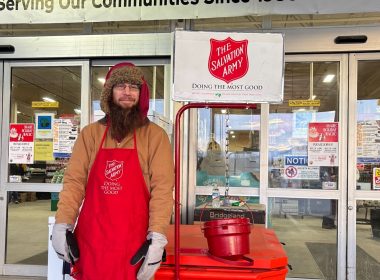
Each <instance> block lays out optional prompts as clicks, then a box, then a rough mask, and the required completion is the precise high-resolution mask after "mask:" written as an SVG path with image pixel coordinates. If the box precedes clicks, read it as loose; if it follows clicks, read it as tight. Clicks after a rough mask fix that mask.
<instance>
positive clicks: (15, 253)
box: [0, 61, 89, 276]
mask: <svg viewBox="0 0 380 280" xmlns="http://www.w3.org/2000/svg"><path fill="white" fill-rule="evenodd" d="M88 85H89V62H88V61H64V62H61V61H54V62H53V61H52V62H45V61H41V62H21V61H17V62H6V63H5V64H4V85H3V106H2V111H3V114H2V125H3V127H2V131H1V139H2V155H1V158H2V160H1V187H0V188H1V192H2V193H4V199H3V200H1V201H0V207H1V210H0V213H4V215H2V219H1V220H0V222H1V225H0V230H1V233H0V236H1V239H2V241H1V253H0V255H1V256H2V264H1V265H2V266H3V270H2V271H3V273H4V274H7V275H20V274H21V275H28V276H33V275H35V276H46V271H47V269H46V266H47V259H48V252H47V249H48V217H49V216H54V215H55V211H56V207H57V201H58V192H59V191H60V189H61V187H62V178H63V174H64V171H65V167H66V165H67V163H68V160H69V159H70V155H71V150H72V147H73V144H74V142H75V140H76V138H77V136H78V133H79V131H80V128H81V127H82V126H83V125H86V124H87V123H88V116H89V114H88V106H87V102H86V101H87V100H89V96H88V93H89V87H88ZM3 237H5V238H3Z"/></svg>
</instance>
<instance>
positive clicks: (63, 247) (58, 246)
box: [51, 224, 78, 263]
mask: <svg viewBox="0 0 380 280" xmlns="http://www.w3.org/2000/svg"><path fill="white" fill-rule="evenodd" d="M67 230H69V231H72V230H73V226H72V225H69V224H54V226H53V233H52V238H51V241H52V245H53V248H54V250H55V252H56V253H57V255H58V258H60V259H62V260H64V261H66V262H68V263H72V261H74V262H75V261H77V260H78V259H77V258H75V257H74V256H73V255H72V254H71V253H70V250H69V247H68V245H67V241H66V231H67Z"/></svg>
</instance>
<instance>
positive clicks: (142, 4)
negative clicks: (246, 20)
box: [0, 0, 380, 24]
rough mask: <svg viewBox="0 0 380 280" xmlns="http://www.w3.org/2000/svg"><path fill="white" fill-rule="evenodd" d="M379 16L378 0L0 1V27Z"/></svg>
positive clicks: (379, 6)
mask: <svg viewBox="0 0 380 280" xmlns="http://www.w3.org/2000/svg"><path fill="white" fill-rule="evenodd" d="M364 12H380V1H377V0H356V1H355V0H334V1H326V0H225V1H221V0H0V24H12V23H13V24H14V23H68V22H107V21H136V20H169V19H197V18H217V17H237V16H248V15H275V14H335V13H364Z"/></svg>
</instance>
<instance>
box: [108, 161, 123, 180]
mask: <svg viewBox="0 0 380 280" xmlns="http://www.w3.org/2000/svg"><path fill="white" fill-rule="evenodd" d="M123 166H124V162H123V161H116V160H112V161H107V163H106V169H105V170H104V176H106V178H107V179H109V180H113V181H115V180H117V179H120V177H121V176H122V175H123Z"/></svg>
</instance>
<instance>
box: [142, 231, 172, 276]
mask: <svg viewBox="0 0 380 280" xmlns="http://www.w3.org/2000/svg"><path fill="white" fill-rule="evenodd" d="M147 239H148V240H149V239H151V240H152V244H150V246H149V248H148V252H147V254H146V256H145V260H144V262H143V264H142V265H141V267H140V270H139V272H138V273H137V279H138V280H149V279H151V278H152V277H153V276H154V274H155V273H156V271H157V269H158V268H159V267H160V265H161V260H162V254H163V253H164V247H165V246H166V244H167V243H168V241H167V239H166V237H165V236H164V235H163V234H161V233H158V232H149V234H148V236H147Z"/></svg>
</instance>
